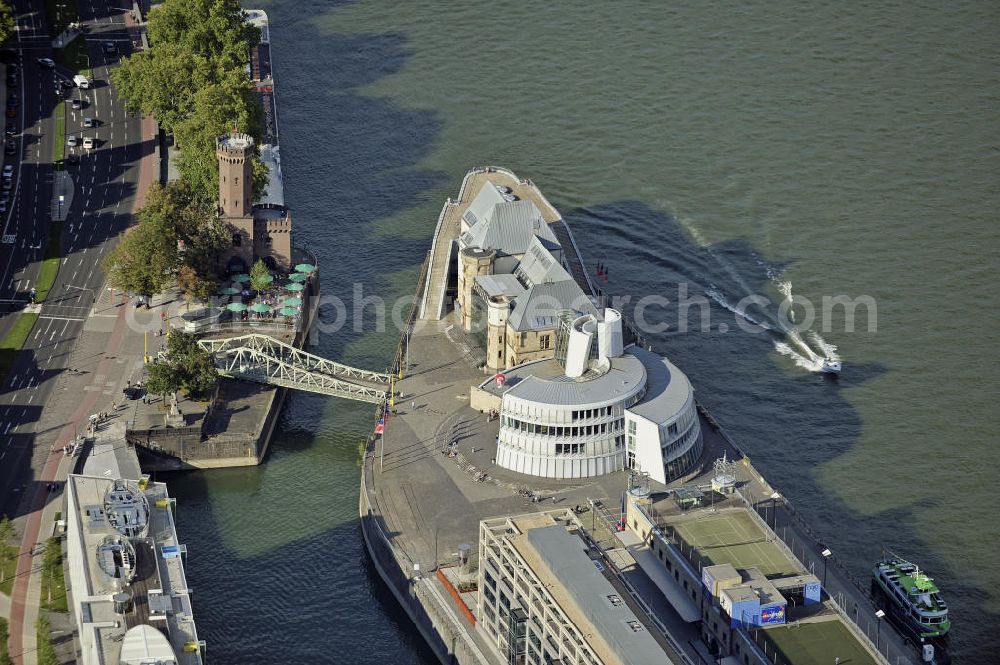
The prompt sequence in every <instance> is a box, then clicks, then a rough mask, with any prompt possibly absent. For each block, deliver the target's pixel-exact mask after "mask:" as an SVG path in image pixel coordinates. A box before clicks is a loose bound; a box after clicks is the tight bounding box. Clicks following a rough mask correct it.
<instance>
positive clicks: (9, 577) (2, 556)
mask: <svg viewBox="0 0 1000 665" xmlns="http://www.w3.org/2000/svg"><path fill="white" fill-rule="evenodd" d="M20 553H21V550H20V548H18V546H17V545H11V544H10V543H0V571H2V574H0V578H3V582H0V592H3V594H4V595H6V596H10V594H11V591H12V590H13V589H14V577H15V576H16V575H17V557H18V555H19V554H20Z"/></svg>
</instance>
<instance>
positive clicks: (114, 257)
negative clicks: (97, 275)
mask: <svg viewBox="0 0 1000 665" xmlns="http://www.w3.org/2000/svg"><path fill="white" fill-rule="evenodd" d="M177 205H178V204H177V201H176V196H175V193H174V192H172V190H171V189H169V188H165V187H161V186H159V185H156V184H154V185H153V186H152V187H150V189H149V194H148V195H147V198H146V203H145V205H143V207H142V209H141V210H139V212H138V214H137V216H138V218H139V224H138V225H137V226H135V227H134V228H132V229H131V230H130V231H127V232H126V233H125V235H124V236H123V237H122V239H121V242H119V243H118V245H117V246H116V247H115V248H114V249H113V250H111V252H109V253H108V254H107V256H105V257H104V260H103V261H102V266H103V268H104V270H105V272H106V273H107V275H108V281H109V282H110V283H111V285H112V286H113V287H115V288H117V289H121V290H122V291H130V292H132V293H138V294H140V295H143V296H146V297H150V296H152V295H153V294H155V293H159V292H160V291H162V290H163V289H164V288H166V287H167V286H168V285H169V284H170V282H171V280H172V278H173V271H174V270H175V269H176V268H177V227H176V220H177V216H178V215H177V213H178V208H177Z"/></svg>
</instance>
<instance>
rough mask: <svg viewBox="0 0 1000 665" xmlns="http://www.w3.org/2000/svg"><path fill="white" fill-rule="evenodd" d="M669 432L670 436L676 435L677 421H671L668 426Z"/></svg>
mask: <svg viewBox="0 0 1000 665" xmlns="http://www.w3.org/2000/svg"><path fill="white" fill-rule="evenodd" d="M667 434H669V435H670V436H676V434H677V423H670V426H669V427H668V428H667Z"/></svg>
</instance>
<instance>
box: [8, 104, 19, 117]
mask: <svg viewBox="0 0 1000 665" xmlns="http://www.w3.org/2000/svg"><path fill="white" fill-rule="evenodd" d="M7 117H8V118H16V117H17V109H16V108H15V107H13V106H8V107H7Z"/></svg>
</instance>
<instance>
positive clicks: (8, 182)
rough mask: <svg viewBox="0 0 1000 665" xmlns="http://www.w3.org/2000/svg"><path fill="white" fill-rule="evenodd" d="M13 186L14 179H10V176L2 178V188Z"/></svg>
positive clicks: (7, 188)
mask: <svg viewBox="0 0 1000 665" xmlns="http://www.w3.org/2000/svg"><path fill="white" fill-rule="evenodd" d="M13 187H14V181H13V180H11V179H10V178H4V179H3V188H4V190H9V189H12V188H13Z"/></svg>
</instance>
